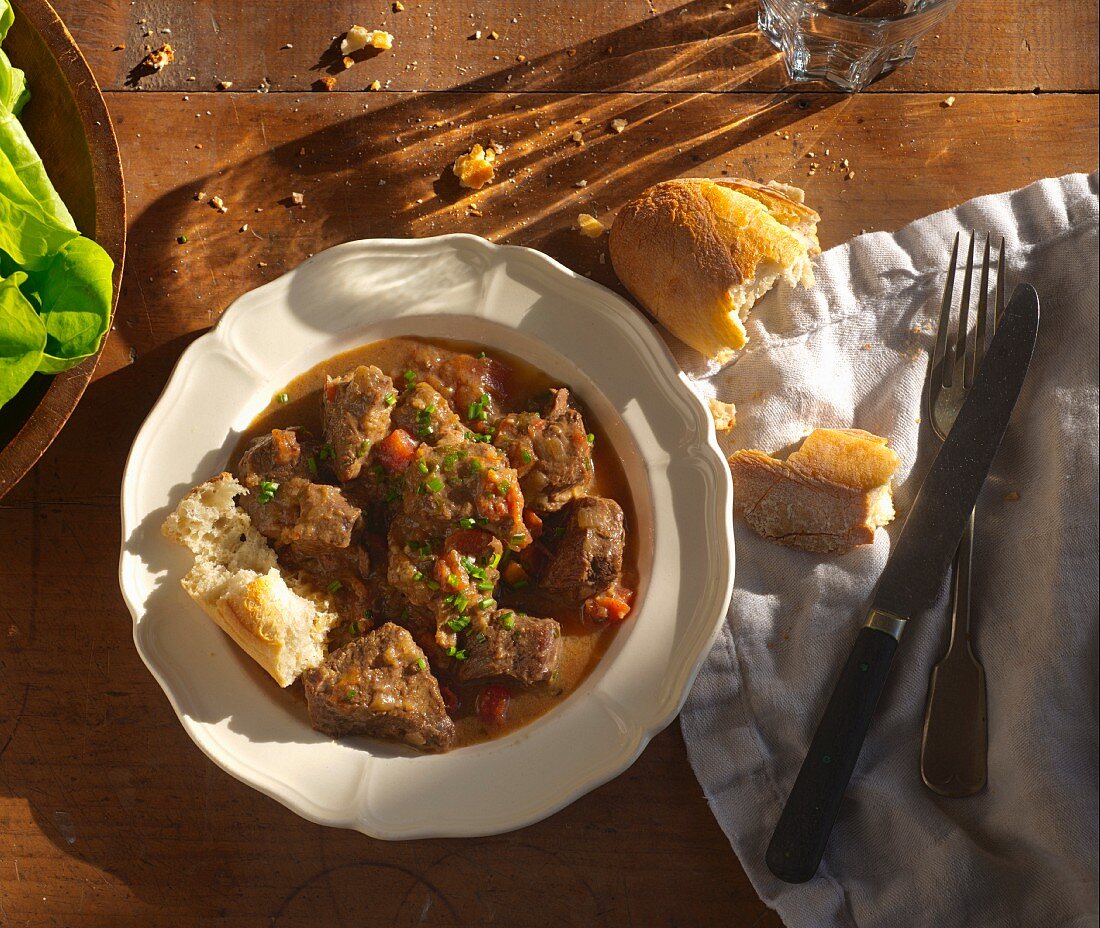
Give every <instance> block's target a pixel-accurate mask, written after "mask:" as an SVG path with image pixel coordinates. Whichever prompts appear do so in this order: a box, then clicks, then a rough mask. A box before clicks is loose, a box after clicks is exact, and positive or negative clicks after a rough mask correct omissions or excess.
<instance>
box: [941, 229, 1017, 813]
mask: <svg viewBox="0 0 1100 928" xmlns="http://www.w3.org/2000/svg"><path fill="white" fill-rule="evenodd" d="M959 239H960V236H959V235H956V236H955V244H954V247H953V248H952V249H951V264H950V266H949V268H948V271H947V282H946V284H945V285H944V291H943V303H942V305H941V307H940V321H939V326H938V328H937V331H936V346H935V349H934V352H933V355H932V365H931V367H930V369H929V373H928V389H927V391H926V394H925V400H926V405H927V410H926V412H927V415H928V420H929V422H930V424H931V426H932V432H933V434H935V436H936V438H937V439H938V440H939V441H940V442H941V443H942V442H943V441H944V439H946V438H947V433H948V432H949V431H950V430H951V426H952V425H953V424H954V422H955V417H956V415H957V414H958V412H959V409H960V408H961V407H962V402H963V399H964V398H965V397H966V393H967V391H968V390H969V389H970V387H971V385H972V384H973V383H974V374H975V372H976V371H977V369H978V367H979V365H980V364H981V363H982V359H983V357H984V356H985V350H986V346H987V344H988V338H992V336H993V333H994V332H995V331H996V328H997V322H998V320H999V319H1000V316H1001V313H1002V312H1003V311H1004V267H1005V245H1004V239H1001V245H1000V249H999V256H998V258H997V280H996V291H995V297H994V299H995V304H994V307H995V308H994V311H993V312H992V313H990V312H989V278H990V271H991V265H992V251H993V249H992V243H991V241H990V237H989V236H988V235H986V238H985V255H984V260H983V261H982V267H981V278H980V280H979V282H978V305H977V310H976V313H975V316H976V319H975V325H974V331H973V333H971V332H970V330H969V322H970V301H971V299H970V298H971V289H972V285H973V279H974V234H973V233H971V235H970V246H969V249H968V251H967V258H966V270H965V272H964V274H963V285H962V298H961V300H960V301H959V312H958V325H957V328H956V330H955V332H956V334H955V335H954V336H952V334H951V316H952V304H953V302H954V300H953V297H954V289H955V267H956V265H957V264H958V259H959ZM973 549H974V513H973V512H971V514H970V521H969V523H968V524H967V527H966V530H965V531H964V533H963V537H962V540H961V541H960V542H959V548H958V551H956V552H955V564H954V570H953V582H952V586H951V637H950V640H949V643H948V646H947V652H946V653H945V654H944V656H943V657H942V658H941V659H940V661H939V663H938V664H936V666H935V667H934V668H933V669H932V676H931V679H930V681H929V684H928V704H927V708H926V709H925V714H924V733H923V736H922V738H921V753H920V770H921V778H922V779H923V780H924V783H925V785H926V786H927V787H928V788H929V789H930V790H932V791H933V792H936V793H939V794H940V795H942V796H971V795H973V794H974V793H977V792H979V791H980V790H981V789H982V787H984V786H985V780H986V747H987V736H986V697H985V669H984V668H983V667H982V665H981V662H980V661H979V660H978V659H977V657H976V656H975V654H974V650H973V648H972V647H971V644H970V560H971V556H972V554H973Z"/></svg>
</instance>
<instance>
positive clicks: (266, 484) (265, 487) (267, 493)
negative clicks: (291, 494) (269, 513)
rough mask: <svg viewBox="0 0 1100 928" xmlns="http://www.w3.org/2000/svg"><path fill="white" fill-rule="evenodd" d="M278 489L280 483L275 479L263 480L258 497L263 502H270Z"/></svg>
mask: <svg viewBox="0 0 1100 928" xmlns="http://www.w3.org/2000/svg"><path fill="white" fill-rule="evenodd" d="M278 489H279V484H277V483H276V482H275V481H274V480H261V481H260V495H259V496H258V497H257V498H258V499H259V501H260V502H261V503H262V504H266V503H270V502H271V501H272V500H273V499H274V498H275V492H276V491H277V490H278Z"/></svg>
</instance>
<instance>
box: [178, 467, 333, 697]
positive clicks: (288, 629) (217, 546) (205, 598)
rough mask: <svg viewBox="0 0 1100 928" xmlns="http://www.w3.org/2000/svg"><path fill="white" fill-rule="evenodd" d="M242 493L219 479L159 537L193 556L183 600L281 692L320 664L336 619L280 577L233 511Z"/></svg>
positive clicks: (190, 497) (244, 517)
mask: <svg viewBox="0 0 1100 928" xmlns="http://www.w3.org/2000/svg"><path fill="white" fill-rule="evenodd" d="M244 492H245V489H244V487H242V486H241V485H240V484H239V483H238V482H237V481H236V480H235V479H234V478H233V477H232V476H231V475H230V474H225V473H223V474H220V475H219V476H217V477H215V478H213V479H212V480H209V481H207V482H206V483H204V484H201V485H200V486H197V487H195V488H194V489H193V490H191V491H190V492H189V493H188V494H187V496H185V497H184V499H183V500H182V501H181V502H180V504H179V506H178V507H177V508H176V511H175V512H173V513H172V514H171V515H169V516H168V518H167V519H166V520H165V522H164V525H163V526H162V528H161V530H162V532H163V533H164V535H165V537H167V538H169V539H171V540H172V541H175V542H177V543H178V544H181V545H184V546H185V547H187V548H189V549H190V550H191V552H192V553H193V554H194V555H195V563H194V565H193V566H192V568H191V569H190V570H189V571H188V572H187V575H186V576H185V577H184V578H183V579H182V580H181V581H180V583H181V585H182V586H183V588H184V590H185V591H186V592H187V594H188V595H189V596H191V598H192V599H194V600H195V602H196V603H198V604H199V605H200V606H201V607H202V609H203V611H204V612H205V613H206V614H207V615H208V616H210V618H211V619H213V620H214V622H215V623H216V624H217V625H218V627H219V628H221V629H222V630H223V631H224V632H225V633H226V634H227V635H229V637H230V638H232V639H233V641H235V642H236V643H237V645H238V646H239V647H240V648H241V649H242V650H243V651H244V652H245V653H246V654H248V656H249V657H251V658H252V659H253V660H254V661H256V663H257V664H259V665H260V666H261V667H263V668H264V670H266V671H267V672H268V673H269V674H270V675H271V676H272V677H273V678H274V680H275V682H277V683H278V684H279V686H283V687H285V686H289V685H290V684H291V683H293V682H294V681H295V680H296V679H297V678H298V676H299V675H300V674H301V673H302V671H303V670H306V669H308V668H310V667H316V666H317V665H319V664H320V663H321V661H322V660H323V659H324V656H325V640H326V636H327V634H328V631H329V629H330V628H331V627H332V625H333V624H334V623H335V622H336V619H337V616H336V613H335V612H334V611H333V610H331V609H330V608H329V605H328V603H327V601H326V600H325V599H324V598H323V597H322V596H320V595H319V594H318V593H317V592H315V591H313V590H311V589H310V588H308V587H306V586H304V585H302V584H300V583H299V582H298V581H297V579H296V578H295V577H294V576H293V575H292V574H287V575H284V574H283V572H282V571H281V570H280V568H279V565H278V561H277V559H276V556H275V552H274V551H273V550H272V549H271V547H270V545H268V543H267V539H266V538H264V537H263V536H262V535H261V534H260V533H259V532H258V531H257V530H256V529H255V527H254V526H253V525H252V521H251V519H249V517H248V514H247V513H246V512H244V510H242V509H240V508H239V507H238V506H237V505H236V502H235V498H236V496H237V495H239V494H241V493H244Z"/></svg>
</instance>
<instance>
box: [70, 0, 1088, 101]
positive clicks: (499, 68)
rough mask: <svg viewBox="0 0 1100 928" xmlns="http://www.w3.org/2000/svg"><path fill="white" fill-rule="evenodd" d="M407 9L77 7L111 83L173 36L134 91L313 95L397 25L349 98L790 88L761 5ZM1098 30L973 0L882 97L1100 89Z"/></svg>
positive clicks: (1029, 7)
mask: <svg viewBox="0 0 1100 928" xmlns="http://www.w3.org/2000/svg"><path fill="white" fill-rule="evenodd" d="M404 5H405V10H404V12H401V13H394V12H393V11H392V9H391V5H390V4H389V3H383V2H380V0H379V2H375V3H373V4H368V5H366V6H364V4H362V3H361V2H358V0H326V2H325V3H324V4H317V5H316V7H311V9H310V13H309V14H308V15H302V12H301V5H300V4H296V3H286V2H283V0H252V2H250V3H247V4H245V3H226V2H224V0H191V2H188V3H176V2H167V0H136V2H134V3H132V4H122V3H112V4H105V3H103V2H102V0H69V2H67V3H66V4H65V7H66V19H67V21H68V23H69V27H70V28H71V29H72V31H73V34H74V35H75V36H76V37H77V39H78V41H79V42H80V44H81V46H82V47H83V48H84V50H85V53H86V54H88V55H89V56H90V58H91V60H92V62H93V66H94V68H95V71H96V74H98V75H99V77H100V80H101V81H103V82H104V84H105V86H109V87H112V88H124V87H127V86H128V81H130V72H131V70H132V69H133V68H134V66H135V65H137V64H138V62H139V61H140V60H141V58H142V57H143V56H144V55H145V53H146V52H147V51H148V50H149V48H150V47H157V46H158V45H160V44H162V43H163V42H165V41H169V42H171V44H172V46H173V48H174V49H175V51H176V62H175V64H173V65H172V66H170V67H169V68H167V69H165V70H164V71H163V72H162V73H160V74H157V75H153V76H149V77H146V78H143V79H141V80H139V81H137V82H136V83H135V82H132V81H131V82H130V83H129V86H131V87H132V88H140V89H147V90H170V89H171V90H213V89H214V88H215V85H216V84H217V82H218V81H221V80H231V81H233V89H234V90H235V91H237V90H240V91H251V90H255V89H257V88H259V87H260V86H261V85H263V86H265V87H270V89H272V90H276V91H279V90H289V91H301V90H308V89H310V88H311V87H312V86H313V85H314V84H315V82H316V81H317V80H318V78H320V77H322V76H325V75H326V74H328V73H329V71H330V70H333V71H335V72H342V68H341V67H340V66H338V65H334V66H333V68H331V69H330V68H329V65H332V64H333V63H334V62H336V61H338V59H339V56H338V55H335V54H333V53H332V51H331V47H332V42H333V38H334V37H338V36H339V35H340V34H341V33H343V32H344V31H345V30H347V28H348V27H349V26H351V25H352V24H353V23H360V24H362V25H364V26H366V27H367V28H370V29H374V28H384V29H388V30H389V31H390V32H392V33H393V34H394V36H395V37H396V42H395V47H394V50H393V51H392V52H385V53H379V54H377V55H373V56H372V57H370V58H369V59H367V60H364V61H361V62H360V63H358V64H356V65H355V66H354V67H353V68H351V69H350V70H349V71H346V72H343V73H339V77H338V85H337V86H338V87H339V89H341V90H365V89H366V88H367V87H368V86H369V85H370V83H371V82H372V81H374V80H379V81H381V82H382V84H383V85H384V86H386V87H387V88H388V89H391V90H408V91H413V90H429V89H430V90H438V89H441V88H460V89H463V90H485V91H488V90H496V91H502V90H514V91H524V90H526V91H534V90H539V91H554V92H559V93H569V92H583V91H601V90H617V91H630V90H660V91H670V92H672V91H679V92H686V91H697V90H716V89H736V88H739V87H742V88H745V89H757V90H776V89H781V88H783V87H785V86H786V85H787V78H786V74H785V72H784V71H783V69H782V67H781V66H780V65H779V62H778V56H777V55H776V54H775V52H774V50H773V49H772V48H771V46H770V45H768V43H767V42H766V41H765V40H763V39H762V38H761V37H760V36H759V34H758V33H757V32H756V30H755V19H756V10H757V5H756V0H736V2H733V3H729V2H725V0H693V2H687V3H684V2H683V0H679V2H675V0H627V2H614V3H592V4H576V5H570V4H564V5H560V6H559V7H555V6H553V5H548V4H546V3H545V2H543V0H510V2H508V3H501V4H491V5H487V4H483V3H477V2H475V0H440V2H427V0H420V2H414V0H408V2H406V3H405V4H404ZM1096 27H1097V5H1096V3H1065V2H1062V0H1038V2H1024V0H964V2H963V3H962V4H960V6H959V8H958V9H957V10H956V11H955V12H954V13H953V14H952V16H951V17H950V18H948V19H947V20H946V21H945V22H944V23H942V24H941V26H940V27H939V28H938V29H937V30H936V31H935V33H934V34H932V35H930V36H929V37H928V38H927V39H926V41H925V43H924V47H923V48H922V51H921V53H920V55H919V56H918V58H917V61H916V62H915V63H914V64H913V65H912V66H910V67H906V68H903V69H901V70H900V71H898V72H896V73H895V74H893V75H891V76H890V77H888V78H886V79H885V80H884V81H882V82H881V83H879V84H877V85H876V86H875V87H874V88H873V90H874V91H876V92H877V91H898V90H905V91H936V92H941V91H943V92H949V91H954V90H964V89H965V90H1028V91H1030V90H1033V89H1036V88H1041V89H1043V90H1048V91H1050V90H1082V89H1093V90H1094V89H1096V87H1097V61H1096V55H1095V45H1091V46H1090V43H1089V42H1087V41H1083V39H1084V37H1086V36H1089V35H1091V36H1095V35H1096ZM163 30H169V31H168V32H165V31H163ZM479 31H480V32H481V38H480V39H473V38H472V36H474V35H475V34H476V33H477V32H479ZM492 32H496V33H497V35H498V36H499V38H497V39H495V40H494V39H491V38H489V36H490V33H492ZM119 44H125V46H126V47H125V48H124V49H116V46H117V45H119ZM287 45H291V46H293V47H291V48H288V47H286V46H287ZM519 56H523V58H524V59H525V60H523V61H522V62H521V61H519V60H518V58H519Z"/></svg>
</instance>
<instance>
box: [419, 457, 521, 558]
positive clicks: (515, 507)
mask: <svg viewBox="0 0 1100 928" xmlns="http://www.w3.org/2000/svg"><path fill="white" fill-rule="evenodd" d="M400 516H401V519H402V521H403V523H404V524H405V526H406V531H407V533H408V534H407V538H408V539H410V540H417V541H425V540H428V539H431V538H445V537H446V536H447V535H449V534H451V532H453V531H455V530H456V529H460V528H480V529H484V530H485V531H487V532H490V533H491V534H493V535H496V537H497V538H499V539H500V540H501V541H502V542H504V544H505V545H506V546H508V547H510V548H513V549H515V550H519V549H521V548H523V547H526V546H527V545H528V544H529V543H530V541H531V535H530V533H529V532H528V530H527V527H526V526H525V525H524V524H523V494H522V493H521V492H520V488H519V476H518V475H517V474H516V472H515V470H514V469H513V468H511V467H510V466H509V465H508V459H507V458H506V457H505V456H504V455H503V454H501V452H500V451H499V450H498V449H496V448H494V447H493V446H492V445H488V444H485V443H482V442H473V441H465V440H461V439H460V440H458V441H456V442H449V443H440V444H439V445H437V446H435V447H431V446H429V445H421V446H420V447H419V448H418V449H417V455H416V459H415V460H414V462H413V463H412V464H411V465H409V466H408V467H407V468H406V469H405V471H404V483H403V490H402V500H401V514H400Z"/></svg>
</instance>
